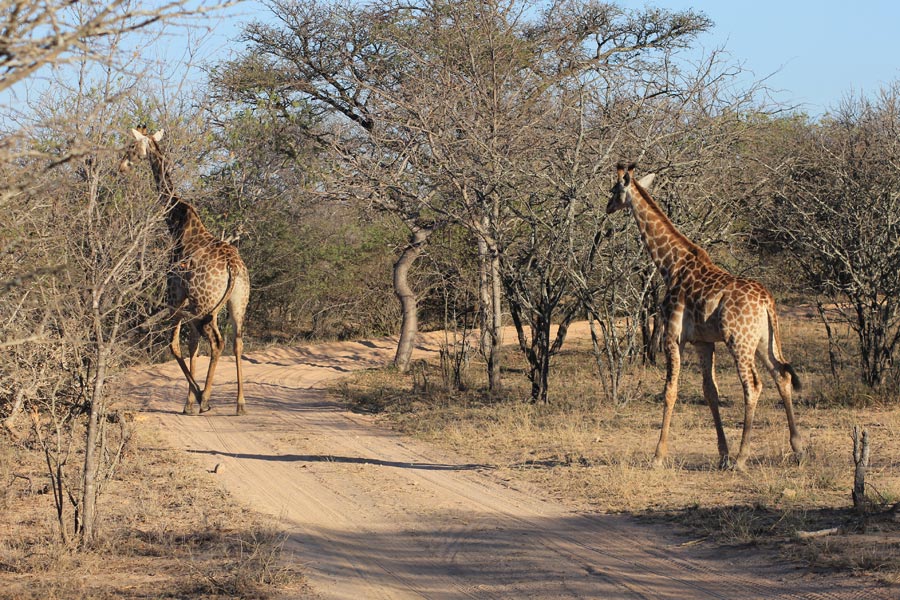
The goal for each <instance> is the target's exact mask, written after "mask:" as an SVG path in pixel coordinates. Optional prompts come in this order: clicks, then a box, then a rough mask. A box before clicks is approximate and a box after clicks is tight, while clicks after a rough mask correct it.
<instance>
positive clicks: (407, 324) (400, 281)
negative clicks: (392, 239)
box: [393, 225, 434, 373]
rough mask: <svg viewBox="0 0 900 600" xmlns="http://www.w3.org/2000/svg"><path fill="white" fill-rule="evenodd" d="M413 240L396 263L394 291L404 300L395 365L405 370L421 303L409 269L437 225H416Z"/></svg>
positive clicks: (416, 327)
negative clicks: (411, 282) (412, 284)
mask: <svg viewBox="0 0 900 600" xmlns="http://www.w3.org/2000/svg"><path fill="white" fill-rule="evenodd" d="M411 228H412V232H411V233H410V237H409V243H408V244H407V245H406V247H405V248H404V249H403V251H402V252H401V253H400V257H399V258H398V259H397V261H396V262H395V263H394V276H393V281H394V293H395V294H396V295H397V300H399V301H400V313H401V321H400V339H399V340H398V341H397V352H396V354H395V355H394V366H395V367H397V369H398V370H399V371H400V372H401V373H405V372H406V370H407V369H408V368H409V361H410V358H411V357H412V353H413V349H414V348H415V343H416V336H417V334H418V331H419V307H418V299H417V297H416V292H415V291H414V290H413V288H412V286H411V285H410V283H409V270H410V268H412V266H413V263H415V261H416V259H417V258H419V256H420V255H421V254H422V252H423V250H424V249H425V244H426V243H427V242H428V238H429V237H430V236H431V234H432V233H433V232H434V228H433V227H419V226H415V225H412V226H411Z"/></svg>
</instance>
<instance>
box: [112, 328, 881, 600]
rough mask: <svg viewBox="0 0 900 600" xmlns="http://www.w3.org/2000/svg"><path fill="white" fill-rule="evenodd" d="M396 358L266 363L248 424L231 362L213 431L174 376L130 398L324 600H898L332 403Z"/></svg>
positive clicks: (256, 367)
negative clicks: (259, 520)
mask: <svg viewBox="0 0 900 600" xmlns="http://www.w3.org/2000/svg"><path fill="white" fill-rule="evenodd" d="M393 349H394V347H393V345H392V342H391V341H390V340H380V341H375V342H343V343H330V344H320V345H316V346H309V347H300V348H291V349H273V350H267V351H263V352H256V353H252V354H250V355H249V356H248V357H247V362H246V368H245V371H244V372H245V381H246V387H245V393H246V396H247V407H248V412H249V414H248V415H247V416H245V417H240V418H237V417H233V416H231V415H232V413H233V410H234V404H233V398H234V393H235V381H234V364H233V361H231V360H223V361H222V363H220V367H219V373H218V377H217V379H218V383H217V386H216V388H215V390H214V392H213V405H214V407H215V409H214V410H213V411H211V412H210V413H207V414H206V415H203V416H198V417H185V416H182V415H181V414H179V413H180V411H181V407H182V404H183V401H184V396H185V394H186V385H185V384H184V381H183V378H182V375H181V373H180V371H179V370H178V367H177V366H176V365H175V364H174V363H168V364H166V365H157V366H154V367H152V368H146V369H141V370H137V371H135V372H133V373H132V374H131V375H130V377H129V378H128V381H127V385H128V391H127V394H128V395H130V397H132V398H134V399H135V400H136V401H137V402H138V403H139V407H140V409H141V410H142V411H143V413H144V414H145V417H146V418H148V419H149V420H151V421H152V422H153V423H155V424H157V425H158V426H159V428H160V429H161V430H162V431H163V432H164V434H165V435H166V436H167V437H168V439H169V440H170V441H171V443H172V444H173V446H174V447H176V448H181V449H184V450H186V451H187V452H189V453H191V454H192V455H193V456H195V457H196V458H197V460H196V464H197V471H198V476H208V477H216V478H217V479H218V480H219V481H220V482H221V485H222V486H224V487H225V488H226V489H227V490H228V491H229V492H230V493H231V494H233V496H234V497H235V498H237V499H238V500H239V501H240V502H243V503H245V504H246V505H248V506H251V507H253V508H254V509H255V510H257V511H259V512H262V513H268V514H270V515H274V516H276V517H278V518H279V519H280V520H281V521H282V523H283V526H284V527H285V528H286V530H287V531H288V532H290V539H289V541H288V550H289V552H291V553H292V554H293V556H294V559H295V560H296V561H298V562H299V563H301V565H302V569H303V571H304V572H305V573H306V574H307V575H308V577H309V580H310V583H311V585H312V587H313V589H314V590H315V591H316V593H317V594H318V595H319V596H321V597H322V598H352V599H353V600H365V599H370V598H371V599H375V598H392V599H394V598H604V599H618V598H672V599H676V598H677V599H685V598H691V599H694V598H696V599H701V598H703V599H705V598H722V599H744V598H746V599H762V598H783V599H790V598H808V599H822V600H826V599H834V600H839V599H852V598H860V599H862V598H867V599H869V598H888V597H889V595H888V593H887V591H885V590H879V589H877V588H876V589H872V588H871V587H866V582H865V581H863V580H859V579H851V580H846V579H836V578H824V577H815V576H801V575H799V574H798V573H797V571H795V570H793V569H791V568H789V567H784V566H780V565H778V564H774V563H772V562H768V561H766V560H765V559H763V558H761V557H759V556H754V557H746V556H743V555H741V554H739V553H737V552H730V553H728V554H725V555H723V554H722V553H717V552H714V551H711V550H709V549H703V548H698V547H693V546H684V545H679V542H680V541H681V540H678V539H677V538H675V537H674V536H673V535H671V534H669V533H667V532H665V531H656V530H653V529H651V528H649V527H646V526H642V525H638V524H636V523H635V522H633V521H631V520H630V519H628V518H625V517H617V516H610V515H591V514H583V513H577V512H574V511H572V510H568V509H566V507H564V506H560V505H558V504H557V503H554V502H549V501H546V500H544V499H541V498H540V497H539V494H537V493H535V492H534V491H533V490H529V489H527V488H526V487H523V486H522V484H519V483H514V484H512V485H511V484H510V483H509V482H504V481H502V480H500V479H499V478H498V477H497V476H496V475H494V474H493V473H492V472H491V469H490V466H489V465H474V464H467V463H466V462H464V461H461V460H459V459H458V458H456V457H452V456H446V455H444V454H443V453H441V452H440V451H438V450H435V449H433V448H430V447H427V446H424V445H422V444H420V443H417V442H414V441H410V440H407V439H404V438H401V437H399V436H397V435H395V434H394V433H392V432H390V431H388V430H385V429H384V428H382V427H379V426H377V425H375V424H373V423H372V420H371V419H370V418H368V417H366V416H362V415H356V414H353V413H350V412H348V411H346V410H344V409H342V408H341V407H340V406H339V405H337V404H336V403H335V402H334V401H333V400H332V399H331V398H329V397H328V396H327V395H326V394H325V393H324V392H323V391H322V388H323V385H324V384H326V383H327V382H329V381H331V380H333V379H334V378H336V377H339V376H341V375H342V374H344V373H346V372H349V371H352V370H355V369H361V368H367V367H373V366H377V365H380V364H383V363H384V362H385V361H386V360H388V359H389V358H390V357H391V356H392V352H393ZM430 350H433V349H430V348H427V347H421V348H420V349H419V352H420V353H422V352H428V351H430ZM201 367H204V368H205V365H201ZM214 470H215V474H214V475H212V474H209V472H212V471H214Z"/></svg>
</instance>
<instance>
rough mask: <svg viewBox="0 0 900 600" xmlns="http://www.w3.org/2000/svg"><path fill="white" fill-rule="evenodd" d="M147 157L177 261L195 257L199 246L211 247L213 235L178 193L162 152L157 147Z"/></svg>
mask: <svg viewBox="0 0 900 600" xmlns="http://www.w3.org/2000/svg"><path fill="white" fill-rule="evenodd" d="M147 156H148V158H149V160H150V169H151V171H152V172H153V179H154V180H156V189H157V191H158V192H159V198H160V200H161V201H162V202H163V204H164V205H165V207H166V225H168V228H169V234H170V235H171V236H172V238H173V240H174V241H175V248H174V251H175V255H176V258H177V257H181V256H183V255H186V254H191V252H192V250H193V249H194V247H195V246H199V245H205V244H208V243H209V240H210V239H213V236H212V234H211V233H209V231H207V229H206V227H205V226H204V225H203V222H202V221H201V220H200V215H198V214H197V211H196V209H194V207H193V206H191V205H190V204H188V203H187V202H184V201H183V200H182V199H181V198H179V197H178V195H177V194H176V193H175V184H174V183H173V182H172V175H171V171H170V168H169V164H168V161H167V160H166V158H165V156H164V155H163V153H162V150H161V149H160V148H159V147H157V146H153V147H151V148H150V151H149V152H148V153H147Z"/></svg>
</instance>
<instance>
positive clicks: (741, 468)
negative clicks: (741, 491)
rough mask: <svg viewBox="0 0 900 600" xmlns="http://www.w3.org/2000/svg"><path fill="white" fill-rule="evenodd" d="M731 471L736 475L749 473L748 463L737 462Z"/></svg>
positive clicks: (744, 461) (743, 461)
mask: <svg viewBox="0 0 900 600" xmlns="http://www.w3.org/2000/svg"><path fill="white" fill-rule="evenodd" d="M731 470H732V471H734V472H735V473H746V472H747V461H746V460H740V459H738V460H736V461H734V464H733V465H731Z"/></svg>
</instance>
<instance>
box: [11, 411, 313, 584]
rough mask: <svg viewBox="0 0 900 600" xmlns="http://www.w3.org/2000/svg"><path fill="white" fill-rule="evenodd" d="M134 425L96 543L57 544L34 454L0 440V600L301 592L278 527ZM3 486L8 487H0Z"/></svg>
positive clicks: (104, 499)
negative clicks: (81, 547) (1, 491)
mask: <svg viewBox="0 0 900 600" xmlns="http://www.w3.org/2000/svg"><path fill="white" fill-rule="evenodd" d="M188 460H189V459H187V458H185V457H183V456H182V455H181V454H179V453H176V452H175V451H173V450H171V449H169V448H166V447H165V446H164V444H163V443H162V442H161V441H160V440H159V439H158V438H157V437H155V436H154V435H153V434H152V433H151V432H149V431H146V430H145V429H143V428H141V427H140V426H138V427H137V432H136V435H135V437H134V438H133V439H132V441H131V447H130V449H129V451H128V453H127V455H126V457H125V460H124V461H123V465H122V467H121V470H120V471H119V473H118V475H117V477H116V479H115V480H113V481H111V482H110V484H109V485H110V487H109V489H108V490H107V491H106V492H105V494H104V496H102V497H101V500H100V502H101V504H100V509H101V511H102V515H101V517H100V518H101V523H100V525H99V531H100V538H99V540H98V543H97V545H96V548H94V549H92V550H90V551H82V552H73V551H70V550H68V549H66V548H65V547H64V546H63V545H62V544H60V543H59V539H58V537H59V536H58V533H57V528H56V523H55V512H54V509H53V500H52V495H51V494H49V493H47V492H48V488H47V485H46V481H47V477H46V475H44V472H43V470H42V469H43V465H42V464H41V462H40V456H39V454H38V452H37V451H35V450H32V449H30V448H29V445H28V442H27V440H26V441H25V443H22V444H16V445H11V444H8V443H7V442H6V441H3V443H0V477H3V478H4V479H3V480H2V484H3V485H4V486H7V487H6V494H5V497H0V503H2V504H0V506H2V507H3V509H4V510H3V511H2V512H0V598H16V599H32V598H33V599H37V598H41V599H55V598H60V599H62V598H65V599H88V598H90V599H106V598H110V599H112V598H185V597H191V598H259V599H266V598H272V597H277V596H279V595H281V594H289V595H290V596H291V597H298V596H301V595H303V594H304V593H305V592H304V590H305V587H304V583H303V581H302V578H301V576H300V575H299V573H297V572H296V571H294V570H293V569H292V568H291V567H290V566H289V565H288V564H287V563H286V562H285V561H284V560H283V558H282V556H281V554H282V547H283V544H284V540H285V537H284V534H283V533H281V532H279V531H278V529H277V528H276V527H275V526H274V524H272V523H269V522H267V521H265V520H263V518H262V517H259V516H257V515H254V514H252V513H250V512H249V511H247V510H245V509H244V508H243V507H241V506H238V505H236V504H235V502H234V500H233V499H232V498H230V497H229V496H228V495H227V494H226V493H224V492H223V491H221V490H220V489H219V487H218V486H217V485H216V482H215V480H214V477H215V475H213V474H209V475H208V476H207V477H201V478H198V477H197V476H196V468H195V467H194V466H193V465H189V464H188ZM7 484H8V485H7Z"/></svg>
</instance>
